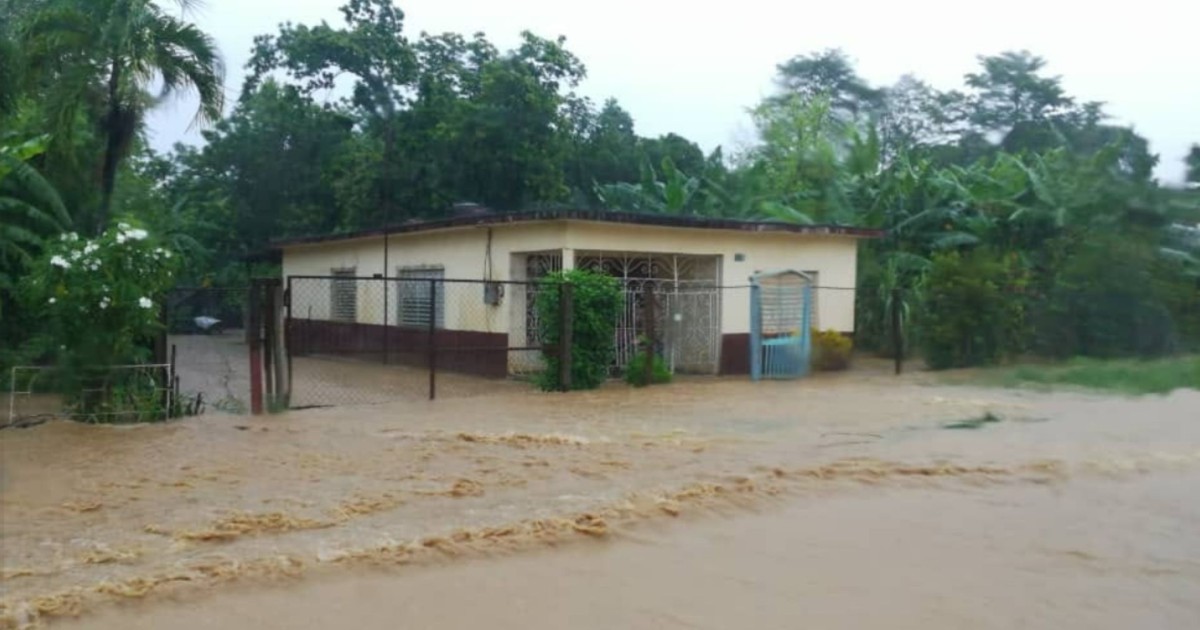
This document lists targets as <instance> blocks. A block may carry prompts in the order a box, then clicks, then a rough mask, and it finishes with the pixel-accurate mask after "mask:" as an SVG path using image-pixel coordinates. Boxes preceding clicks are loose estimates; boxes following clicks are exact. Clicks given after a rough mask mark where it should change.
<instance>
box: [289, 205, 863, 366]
mask: <svg viewBox="0 0 1200 630" xmlns="http://www.w3.org/2000/svg"><path fill="white" fill-rule="evenodd" d="M880 235H881V232H880V231H879V230H871V229H863V228H854V227H844V226H828V225H796V224H789V223H777V222H759V221H741V220H732V219H716V218H700V217H684V216H670V215H645V214H631V213H623V212H599V211H578V210H547V211H533V212H521V213H509V214H501V213H492V212H487V211H484V210H480V209H475V210H474V211H469V212H467V213H464V214H460V215H458V216H453V217H450V218H446V219H439V220H431V221H421V222H411V223H406V224H402V225H396V226H392V227H388V228H386V229H375V230H365V231H361V232H355V233H350V234H337V235H328V236H314V237H309V238H298V239H293V240H288V241H284V242H280V243H277V244H276V246H277V247H278V248H279V249H280V250H281V251H282V265H283V276H284V279H285V282H287V280H288V278H291V279H292V282H291V283H290V286H292V292H291V295H290V296H289V299H290V304H291V313H292V317H293V318H294V319H297V320H303V321H305V322H309V324H308V325H310V326H316V325H321V326H325V327H336V326H343V327H344V326H352V327H356V330H359V331H362V330H364V327H366V328H369V329H372V330H378V329H380V328H381V327H384V326H387V327H389V328H388V330H389V331H390V332H389V333H388V334H389V335H391V339H392V340H393V341H392V343H394V342H395V341H394V340H395V339H397V338H403V335H404V334H405V332H404V331H406V330H407V331H411V333H412V334H413V335H418V334H425V331H427V330H428V329H429V327H430V326H429V325H430V315H429V314H430V313H436V315H434V317H435V320H436V321H434V322H433V324H434V327H435V328H436V329H437V331H438V334H444V335H455V334H456V335H471V336H472V343H473V344H476V345H480V346H487V347H496V348H504V347H508V348H520V347H525V346H528V345H529V344H530V343H531V342H530V341H529V337H530V333H531V332H532V331H533V330H536V327H534V326H533V324H532V323H531V322H532V318H533V316H534V309H533V306H532V305H533V298H534V296H533V294H532V293H531V291H529V290H527V287H526V285H524V284H520V283H522V282H526V281H529V280H535V279H537V278H538V277H540V276H542V275H544V274H546V273H548V272H551V271H554V270H558V269H572V268H590V269H595V270H598V271H603V272H605V273H609V274H611V275H614V276H616V277H617V278H619V279H620V280H622V282H623V283H624V285H625V287H626V291H627V303H629V307H628V308H627V309H626V311H627V312H626V313H625V314H624V315H623V316H622V321H621V322H619V323H618V344H617V345H618V355H619V356H618V363H619V364H622V365H623V362H624V361H625V360H627V359H628V356H629V354H630V353H631V352H633V349H634V345H635V343H636V339H637V334H639V333H638V329H639V326H644V323H639V321H638V320H639V317H640V309H637V308H635V307H634V304H633V303H634V302H636V301H637V296H638V294H639V292H641V291H643V290H644V289H645V288H646V286H647V285H652V286H653V287H655V290H656V291H657V292H659V294H660V295H661V294H664V292H665V293H666V294H668V295H667V304H663V305H660V307H659V308H661V309H662V311H663V313H664V315H665V318H664V319H663V320H662V321H663V322H664V323H663V324H662V325H664V326H665V327H666V328H667V334H668V335H669V336H670V337H671V338H672V339H673V342H672V351H671V356H670V360H671V363H672V366H673V367H674V369H676V370H677V371H681V372H692V373H711V374H718V373H719V374H736V373H747V372H748V370H749V360H748V353H749V350H748V345H749V334H750V307H749V294H750V292H749V289H748V285H749V279H750V277H751V276H752V275H754V274H755V273H758V272H763V271H773V270H785V269H787V270H795V271H802V272H805V273H806V274H807V275H808V276H810V277H811V278H813V279H814V284H816V285H817V286H818V288H817V289H815V291H814V298H815V299H814V300H813V303H814V308H813V315H812V317H813V320H814V321H813V323H814V326H815V327H819V328H821V329H833V330H837V331H840V332H843V333H847V334H852V333H853V332H854V290H853V288H854V286H855V281H856V263H857V253H858V243H859V240H861V239H863V238H873V237H877V236H880ZM339 278H344V279H345V280H343V281H341V282H339V281H338V279H339ZM351 278H376V279H381V278H394V279H395V280H394V281H384V280H380V281H378V282H375V283H372V282H370V281H361V280H360V281H351V280H350V279H351ZM430 279H445V280H446V283H445V285H439V286H444V288H443V289H441V290H440V294H438V295H437V296H436V304H431V303H430V296H429V289H428V288H427V287H428V286H429V284H430V283H429V280H430ZM452 280H470V281H475V283H474V284H467V283H453V282H451V281H452ZM310 281H311V282H312V283H316V282H318V281H320V282H322V283H323V284H320V285H319V288H310V289H309V290H301V287H300V284H301V283H304V282H310ZM480 281H493V282H494V284H492V285H490V286H491V288H487V287H488V284H486V283H483V282H480ZM385 282H390V284H389V286H390V287H391V290H390V291H387V292H386V293H387V295H386V297H384V296H383V295H382V294H381V292H380V291H379V289H378V287H377V286H375V285H379V284H383V283H385ZM506 282H512V283H513V284H508V285H506V284H504V283H506ZM313 287H317V285H316V284H314V285H313ZM357 334H361V333H357ZM515 370H516V367H515V366H514V365H513V364H511V363H510V364H508V365H507V366H505V365H504V364H501V365H499V366H491V367H486V368H485V369H483V372H486V373H489V374H491V373H492V372H499V373H500V374H493V375H503V374H507V373H511V372H513V371H515Z"/></svg>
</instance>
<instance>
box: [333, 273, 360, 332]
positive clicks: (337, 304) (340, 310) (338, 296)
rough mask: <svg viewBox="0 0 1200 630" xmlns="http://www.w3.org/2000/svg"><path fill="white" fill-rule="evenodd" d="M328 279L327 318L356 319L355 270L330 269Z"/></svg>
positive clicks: (356, 290) (356, 289)
mask: <svg viewBox="0 0 1200 630" xmlns="http://www.w3.org/2000/svg"><path fill="white" fill-rule="evenodd" d="M330 274H331V275H332V276H333V279H332V280H330V281H329V318H330V319H332V320H335V321H340V322H354V321H358V281H357V280H356V279H355V275H356V270H355V269H354V268H353V267H350V268H348V269H332V270H330Z"/></svg>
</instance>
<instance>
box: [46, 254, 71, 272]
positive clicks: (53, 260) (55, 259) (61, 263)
mask: <svg viewBox="0 0 1200 630" xmlns="http://www.w3.org/2000/svg"><path fill="white" fill-rule="evenodd" d="M50 264H51V265H54V266H55V267H62V268H63V269H70V268H71V263H69V262H67V259H66V258H63V257H62V256H59V255H58V254H55V255H53V256H51V257H50Z"/></svg>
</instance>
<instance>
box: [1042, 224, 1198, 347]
mask: <svg viewBox="0 0 1200 630" xmlns="http://www.w3.org/2000/svg"><path fill="white" fill-rule="evenodd" d="M1063 245H1065V246H1067V247H1069V250H1068V251H1067V252H1066V253H1067V254H1069V255H1068V256H1066V257H1065V260H1064V261H1063V262H1062V263H1061V264H1060V265H1058V266H1057V269H1056V270H1055V271H1054V273H1053V274H1051V275H1048V277H1047V279H1046V280H1047V283H1046V284H1047V286H1046V288H1045V289H1044V295H1043V296H1042V298H1043V299H1040V300H1038V301H1037V302H1035V309H1034V313H1033V316H1034V318H1035V322H1036V324H1037V331H1038V335H1037V345H1036V349H1037V350H1038V351H1039V353H1040V354H1045V355H1049V356H1052V357H1060V358H1066V357H1072V356H1089V357H1099V358H1111V357H1121V356H1142V357H1152V356H1162V355H1165V354H1170V353H1171V352H1174V351H1175V350H1177V349H1178V348H1179V346H1180V339H1179V336H1178V333H1177V329H1176V321H1178V322H1179V323H1180V324H1181V325H1182V328H1183V329H1184V330H1185V331H1186V330H1187V328H1188V327H1189V326H1190V325H1191V323H1190V322H1189V320H1188V315H1186V314H1185V311H1186V310H1188V308H1189V307H1193V306H1195V305H1198V304H1200V302H1198V301H1197V300H1196V299H1195V295H1196V293H1195V291H1196V286H1195V284H1194V283H1193V282H1188V281H1187V280H1186V276H1184V275H1183V274H1180V273H1177V272H1176V273H1170V272H1169V270H1163V269H1162V264H1161V263H1159V262H1158V259H1159V254H1158V252H1157V251H1156V249H1155V248H1154V247H1153V246H1150V245H1148V244H1145V243H1143V242H1141V239H1137V238H1128V237H1124V238H1123V237H1120V236H1114V235H1103V234H1094V235H1091V236H1090V237H1089V238H1088V239H1085V240H1081V241H1080V242H1078V243H1075V244H1067V243H1064V244H1063ZM1156 271H1157V273H1156Z"/></svg>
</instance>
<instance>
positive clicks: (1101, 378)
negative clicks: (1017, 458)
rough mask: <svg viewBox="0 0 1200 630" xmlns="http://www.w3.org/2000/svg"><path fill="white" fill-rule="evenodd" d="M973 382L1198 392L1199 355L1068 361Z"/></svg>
mask: <svg viewBox="0 0 1200 630" xmlns="http://www.w3.org/2000/svg"><path fill="white" fill-rule="evenodd" d="M972 380H974V381H975V382H976V383H982V384H985V385H995V386H1001V387H1030V386H1033V387H1038V386H1041V387H1054V386H1076V387H1087V388H1091V389H1103V390H1109V391H1116V392H1122V393H1127V394H1164V393H1167V392H1170V391H1173V390H1176V389H1183V388H1194V389H1200V356H1195V355H1193V356H1184V357H1171V358H1166V359H1152V360H1138V359H1112V360H1101V359H1072V360H1070V361H1065V362H1063V363H1049V364H1037V365H1028V364H1027V365H1017V366H1010V367H998V368H990V369H986V370H982V371H980V372H979V373H978V378H977V379H972Z"/></svg>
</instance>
